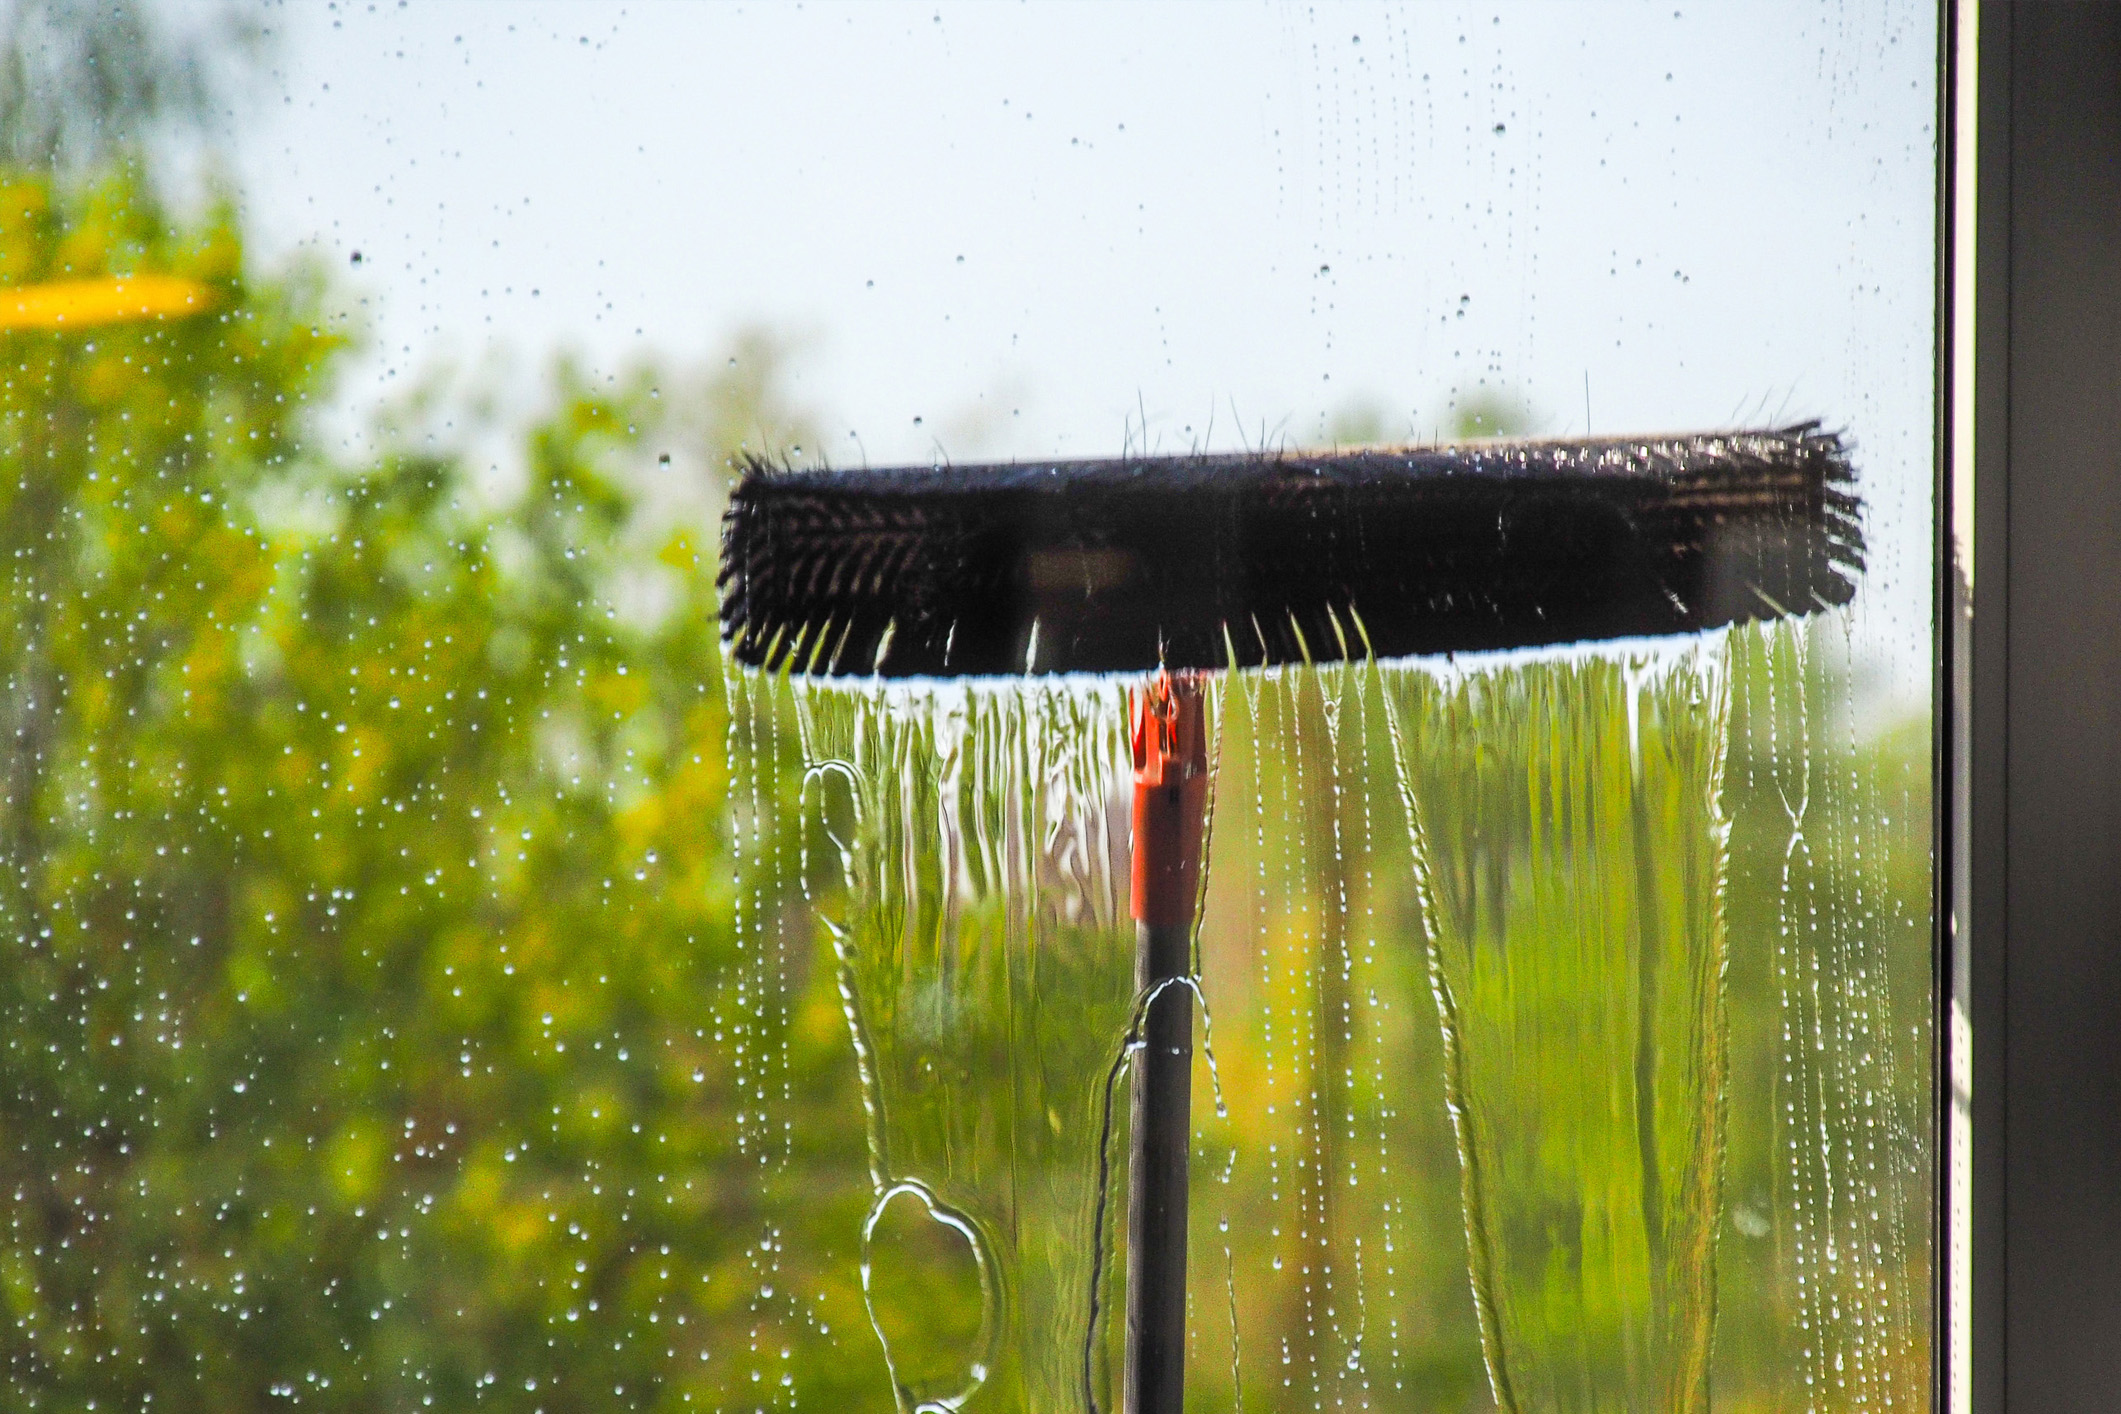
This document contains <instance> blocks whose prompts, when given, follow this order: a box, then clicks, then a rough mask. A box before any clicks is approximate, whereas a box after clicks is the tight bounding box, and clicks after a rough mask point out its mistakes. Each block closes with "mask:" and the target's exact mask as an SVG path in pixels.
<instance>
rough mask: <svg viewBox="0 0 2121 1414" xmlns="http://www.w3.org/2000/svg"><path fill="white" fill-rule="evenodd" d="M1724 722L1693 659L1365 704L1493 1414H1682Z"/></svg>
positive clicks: (1705, 665) (1688, 1377)
mask: <svg viewBox="0 0 2121 1414" xmlns="http://www.w3.org/2000/svg"><path fill="white" fill-rule="evenodd" d="M1727 702H1728V695H1727V691H1726V677H1725V674H1724V672H1723V671H1722V654H1721V648H1720V644H1713V643H1712V644H1710V645H1706V646H1694V645H1689V646H1686V647H1684V648H1682V649H1678V650H1671V649H1666V650H1664V651H1662V652H1659V653H1656V654H1651V653H1649V652H1644V653H1642V654H1640V655H1634V654H1631V655H1628V656H1624V657H1623V656H1618V655H1615V656H1594V657H1583V658H1579V659H1575V660H1570V659H1566V658H1563V659H1558V660H1552V661H1544V662H1533V663H1527V664H1524V665H1522V666H1517V667H1512V668H1507V669H1503V670H1493V669H1490V670H1474V671H1468V672H1447V673H1443V674H1429V673H1422V672H1418V671H1417V672H1408V673H1401V674H1395V675H1393V676H1392V677H1390V678H1389V679H1388V681H1387V690H1386V703H1387V707H1388V714H1389V719H1390V721H1391V723H1392V728H1393V742H1394V751H1395V755H1396V757H1397V763H1398V767H1399V780H1400V786H1401V793H1402V801H1403V804H1404V806H1405V809H1406V812H1407V820H1408V830H1409V833H1410V835H1411V836H1412V838H1413V841H1414V862H1415V883H1416V889H1417V892H1418V894H1419V896H1420V899H1421V906H1422V916H1423V918H1424V921H1425V931H1426V934H1427V951H1428V959H1429V976H1430V984H1431V987H1432V989H1433V991H1434V994H1435V1002H1436V1008H1437V1013H1438V1016H1439V1018H1440V1020H1441V1022H1442V1026H1443V1033H1444V1076H1445V1085H1444V1089H1445V1096H1446V1103H1447V1105H1448V1108H1449V1111H1450V1115H1451V1121H1452V1125H1453V1129H1454V1131H1455V1133H1456V1136H1457V1142H1458V1149H1459V1158H1460V1168H1461V1184H1462V1190H1463V1208H1464V1215H1465V1232H1466V1244H1467V1252H1468V1262H1469V1267H1470V1273H1471V1277H1472V1287H1473V1297H1474V1304H1475V1308H1476V1312H1477V1314H1478V1317H1479V1322H1480V1334H1481V1344H1482V1350H1483V1355H1484V1357H1485V1361H1486V1364H1487V1369H1488V1378H1489V1384H1490V1389H1491V1391H1492V1393H1493V1396H1494V1399H1495V1402H1496V1404H1497V1406H1498V1407H1499V1408H1501V1409H1502V1410H1504V1411H1508V1414H1516V1412H1517V1411H1519V1410H1548V1409H1553V1410H1583V1411H1603V1410H1613V1411H1621V1410H1630V1409H1645V1408H1656V1409H1661V1410H1670V1411H1675V1412H1677V1411H1704V1410H1706V1409H1707V1407H1708V1385H1709V1360H1710V1353H1711V1335H1712V1332H1713V1329H1714V1324H1715V1316H1716V1268H1715V1230H1716V1224H1717V1220H1718V1218H1719V1215H1720V1211H1721V1206H1720V1204H1721V1183H1722V1174H1723V1134H1724V1111H1725V1097H1726V1092H1727V1085H1726V1076H1727V1073H1728V1037H1727V1023H1726V1016H1725V974H1726V965H1727V952H1726V934H1725V929H1724V917H1723V894H1724V849H1725V844H1726V840H1727V836H1728V822H1727V820H1726V818H1725V816H1724V813H1723V810H1722V803H1721V794H1722V767H1723V755H1724V744H1725V738H1726V731H1725V727H1726V720H1727Z"/></svg>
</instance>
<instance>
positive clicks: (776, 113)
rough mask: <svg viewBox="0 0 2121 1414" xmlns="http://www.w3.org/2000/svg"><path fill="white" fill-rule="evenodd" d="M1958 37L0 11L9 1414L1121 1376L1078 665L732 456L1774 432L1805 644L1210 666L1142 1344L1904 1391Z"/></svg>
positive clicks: (1007, 17) (1789, 637)
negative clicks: (933, 608) (860, 559)
mask: <svg viewBox="0 0 2121 1414" xmlns="http://www.w3.org/2000/svg"><path fill="white" fill-rule="evenodd" d="M1935 23H1936V17H1935V14H1934V13H1933V11H1932V10H1930V9H1928V8H1924V7H1922V6H1917V5H1902V4H1885V5H1878V6H1865V7H1857V8H1855V9H1849V8H1845V7H1829V6H1816V7H1799V8H1794V9H1793V8H1788V7H1780V6H1777V7H1757V8H1753V7H1735V6H1734V7H1718V8H1716V9H1713V10H1709V9H1703V10H1700V11H1698V12H1697V11H1696V10H1695V9H1693V8H1691V7H1686V6H1681V7H1678V8H1677V9H1676V10H1675V9H1673V8H1670V7H1666V8H1648V9H1645V8H1639V7H1619V6H1579V7H1569V8H1565V9H1562V8H1553V7H1544V6H1491V7H1482V8H1465V7H1455V8H1454V7H1446V6H1433V7H1421V8H1396V7H1395V8H1371V7H1349V8H1334V7H1320V8H1290V7H1264V8H1258V9H1251V10H1244V11H1228V12H1220V13H1219V14H1218V15H1217V16H1216V17H1215V19H1214V20H1213V22H1210V20H1209V19H1208V18H1207V17H1206V16H1205V15H1204V14H1203V13H1202V12H1200V11H1198V10H1195V9H1192V8H1189V7H1174V8H1155V7H1149V8H1144V9H1137V10H1129V11H1126V12H1117V11H1099V10H1079V9H1068V8H1056V7H1025V8H1011V9H1008V10H998V9H997V10H989V9H985V8H969V7H968V8H959V7H942V8H937V7H934V6H924V7H912V8H901V7H873V8H870V7H865V8H852V7H849V8H831V7H826V8H823V9H804V10H793V9H790V10H770V11H762V12H757V13H753V12H750V11H737V10H712V9H707V8H705V7H701V8H697V9H694V8H680V7H671V8H651V9H641V8H640V7H627V8H619V7H615V6H614V7H599V6H539V5H521V6H510V7H506V8H503V7H484V6H470V5H422V4H411V5H388V4H381V3H378V4H375V5H368V4H365V3H360V4H340V5H336V6H330V5H327V6H324V7H320V8H307V9H299V10H295V11H292V12H282V11H279V10H258V11H253V10H251V9H249V8H245V7H230V8H228V9H226V10H219V9H210V8H209V9H194V8H189V7H175V6H171V7H162V6H157V5H133V4H127V3H120V4H117V5H115V6H113V5H111V4H102V5H96V6H90V5H86V4H80V3H70V0H69V2H66V3H62V0H50V2H49V3H46V4H42V5H23V6H19V7H17V8H16V9H14V10H11V11H9V12H8V19H7V21H6V25H5V26H4V27H0V45H5V46H7V47H8V55H9V56H10V58H11V59H12V60H14V61H15V63H14V66H13V67H5V66H0V154H4V156H5V161H6V166H5V169H4V171H0V369H4V377H0V385H4V386H0V429H4V431H5V434H6V435H5V436H4V437H0V459H4V463H5V464H4V466H0V503H4V511H0V544H4V548H5V552H6V568H5V571H4V574H0V592H4V593H5V595H6V600H7V607H6V613H7V625H8V632H7V634H6V635H5V638H4V640H0V653H4V656H5V663H4V668H0V679H4V683H5V691H4V692H0V857H4V863H5V868H4V869H0V946H4V947H6V948H7V949H8V950H9V956H8V960H7V964H6V966H5V967H4V968H0V1016H4V1019H5V1033H6V1034H5V1038H4V1041H0V1065H4V1066H5V1067H6V1083H5V1085H4V1086H0V1164H4V1165H5V1172H4V1174H0V1206H4V1208H5V1213H6V1225H5V1228H4V1230H0V1302H4V1303H5V1315H6V1319H5V1320H4V1321H0V1348H4V1350H5V1364H4V1376H0V1378H4V1381H5V1387H6V1397H5V1400H4V1402H5V1403H6V1404H8V1405H9V1406H10V1407H19V1408H24V1409H46V1408H52V1409H56V1408H67V1409H75V1408H87V1407H91V1406H93V1407H95V1408H97V1409H113V1408H115V1409H126V1410H135V1411H145V1410H191V1409H197V1410H206V1409H215V1410H219V1409H227V1408H255V1409H267V1408H280V1407H297V1406H299V1407H308V1408H321V1409H342V1408H343V1409H356V1408H358V1409H406V1410H413V1409H426V1408H436V1409H476V1408H493V1409H521V1410H524V1411H535V1410H543V1411H551V1414H559V1411H562V1410H586V1409H656V1410H686V1409H701V1410H708V1409H728V1410H736V1409H767V1408H776V1409H793V1408H801V1407H808V1408H822V1409H835V1410H837V1409H875V1410H892V1409H894V1408H897V1409H904V1410H910V1409H913V1408H915V1407H916V1406H920V1405H924V1404H925V1405H930V1406H937V1407H946V1408H950V1407H962V1408H964V1409H966V1410H968V1411H972V1412H973V1414H978V1411H981V1410H990V1409H991V1410H997V1411H999V1410H1006V1409H1035V1410H1041V1411H1043V1410H1063V1409H1080V1408H1085V1407H1087V1406H1089V1405H1092V1404H1095V1405H1096V1407H1098V1408H1101V1409H1110V1408H1114V1407H1116V1383H1117V1375H1118V1372H1119V1369H1120V1364H1121V1348H1120V1341H1121V1333H1120V1331H1119V1329H1118V1326H1119V1321H1118V1318H1117V1317H1116V1316H1115V1314H1114V1313H1115V1312H1118V1311H1120V1310H1121V1309H1123V1307H1122V1298H1123V1295H1124V1262H1123V1261H1122V1260H1120V1259H1121V1256H1122V1254H1123V1249H1124V1243H1125V1230H1124V1229H1125V1221H1124V1208H1125V1203H1124V1192H1125V1186H1124V1185H1125V1178H1126V1175H1125V1171H1124V1170H1125V1161H1126V1154H1125V1149H1126V1145H1125V1142H1124V1135H1125V1127H1126V1118H1127V1117H1126V1113H1125V1111H1126V1096H1127V1087H1126V1085H1125V1083H1124V1069H1123V1067H1124V1065H1125V1064H1126V1059H1127V1058H1126V1056H1125V1054H1124V1037H1125V1032H1126V1030H1127V1025H1128V1020H1129V1017H1130V1014H1131V1012H1132V1009H1133V1004H1134V1001H1135V998H1134V997H1133V996H1132V967H1133V956H1132V954H1133V946H1134V944H1133V937H1132V924H1131V920H1129V918H1128V917H1127V909H1126V898H1125V894H1126V883H1125V879H1126V866H1127V859H1128V840H1127V820H1128V816H1127V806H1128V798H1129V792H1130V783H1129V767H1128V761H1127V743H1126V740H1125V719H1124V708H1123V699H1122V692H1123V689H1124V688H1125V686H1126V685H1127V684H1126V682H1125V681H1124V680H1121V679H1112V678H1106V679H1095V680H1088V679H1072V678H1071V679H1066V680H1059V679H1039V680H1035V681H1021V680H1019V681H1000V682H992V681H990V682H985V683H982V684H980V685H978V686H966V685H964V684H943V683H913V684H900V685H892V686H885V685H880V684H875V683H868V682H865V681H859V680H857V681H855V682H852V683H845V682H842V683H816V682H802V681H791V680H787V679H785V678H783V677H781V676H778V675H773V674H760V673H757V672H753V671H750V670H741V669H738V668H736V667H734V666H733V665H732V664H730V663H729V662H727V661H726V660H725V656H724V654H723V652H722V650H721V648H720V646H719V645H718V643H717V637H716V626H715V614H716V609H717V603H718V600H717V591H716V587H715V577H716V570H717V566H716V555H715V546H716V543H717V534H718V527H717V520H718V516H719V514H720V510H721V507H722V504H723V501H724V498H725V496H726V493H727V486H728V478H729V475H730V468H731V466H732V458H735V457H737V456H739V455H742V454H747V453H750V454H758V455H761V456H766V457H770V458H774V459H777V460H779V461H782V462H785V463H786V464H789V465H799V466H815V465H820V464H829V465H835V466H861V465H877V466H881V465H889V464H893V463H901V462H911V463H917V464H922V465H934V464H939V463H948V462H951V461H957V462H964V461H969V460H973V459H983V460H1006V459H1010V458H1021V459H1032V458H1043V457H1061V456H1079V457H1092V456H1108V455H1113V454H1117V453H1120V452H1123V451H1130V450H1131V451H1137V452H1138V451H1143V450H1149V451H1156V452H1178V451H1187V450H1193V449H1202V450H1212V451H1218V452H1239V453H1242V452H1247V451H1257V450H1260V449H1263V448H1264V449H1271V448H1277V447H1308V448H1328V447H1334V446H1353V445H1358V444H1360V445H1368V444H1403V443H1408V442H1424V443H1425V442H1431V441H1449V440H1451V439H1456V438H1465V437H1474V436H1484V435H1491V434H1503V435H1542V436H1556V437H1563V436H1581V435H1584V434H1586V433H1594V434H1608V433H1620V432H1644V433H1649V432H1658V431H1667V430H1681V429H1697V428H1716V427H1730V426H1739V425H1746V426H1768V425H1787V424H1791V423H1795V422H1799V421H1803V420H1805V419H1810V418H1820V419H1823V420H1824V421H1825V422H1826V424H1827V425H1828V426H1829V427H1831V428H1835V429H1839V430H1842V431H1843V432H1844V433H1845V434H1846V435H1847V436H1848V437H1849V439H1850V440H1851V442H1852V444H1853V446H1854V449H1855V451H1854V458H1855V465H1856V470H1857V483H1856V489H1857V491H1858V492H1859V494H1860V495H1861V496H1862V497H1863V500H1864V504H1865V508H1866V509H1865V521H1864V534H1865V537H1866V540H1867V542H1868V546H1869V551H1868V557H1869V567H1868V569H1867V571H1866V572H1865V574H1864V577H1863V578H1862V580H1861V583H1860V585H1859V588H1858V592H1857V595H1856V598H1855V601H1854V603H1853V604H1851V605H1849V606H1848V607H1846V608H1842V609H1836V610H1833V611H1831V612H1821V613H1815V614H1812V615H1810V616H1808V617H1802V618H1786V619H1782V620H1780V621H1778V622H1776V623H1773V624H1769V625H1761V626H1748V627H1741V628H1736V629H1731V630H1727V631H1717V632H1713V633H1710V634H1706V635H1702V636H1699V637H1691V638H1686V639H1681V640H1669V641H1660V642H1657V643H1648V642H1640V641H1637V642H1630V643H1625V644H1618V645H1609V646H1608V647H1606V648H1604V649H1599V650H1595V651H1594V650H1588V649H1585V650H1562V651H1552V652H1543V653H1534V654H1516V655H1506V656H1483V655H1460V656H1459V657H1457V658H1456V659H1454V660H1446V659H1430V660H1421V661H1417V662H1397V663H1393V662H1386V663H1373V662H1369V661H1367V660H1358V661H1355V662H1352V663H1348V664H1334V665H1321V666H1318V667H1315V668H1312V667H1300V666H1290V667H1283V668H1279V669H1271V670H1256V669H1255V670H1246V671H1244V672H1241V673H1233V674H1223V675H1219V676H1218V677H1217V678H1216V680H1215V681H1214V683H1213V684H1212V686H1211V689H1210V693H1211V700H1210V710H1211V715H1212V719H1213V722H1214V724H1215V742H1216V746H1215V757H1214V760H1215V774H1216V781H1217V784H1216V791H1215V797H1214V799H1215V805H1214V812H1215V813H1214V820H1213V832H1212V839H1211V842H1210V849H1209V860H1208V863H1209V873H1208V882H1207V892H1206V900H1205V904H1204V906H1203V911H1202V921H1201V927H1200V931H1199V941H1198V959H1199V973H1200V975H1199V978H1198V983H1199V996H1200V1001H1201V1003H1202V1004H1203V1005H1202V1007H1201V1008H1200V1010H1201V1011H1202V1013H1203V1022H1204V1028H1203V1030H1202V1032H1201V1033H1200V1035H1199V1037H1198V1048H1197V1057H1198V1059H1197V1064H1196V1070H1195V1094H1194V1101H1193V1116H1194V1134H1193V1142H1192V1155H1193V1157H1192V1186H1193V1209H1192V1219H1191V1221H1192V1234H1191V1242H1190V1247H1189V1251H1190V1301H1189V1306H1188V1313H1187V1322H1188V1325H1187V1330H1188V1372H1187V1373H1188V1385H1189V1391H1190V1399H1191V1400H1192V1402H1193V1405H1194V1407H1198V1408H1204V1409H1205V1408H1216V1409H1222V1408H1233V1407H1234V1408H1243V1409H1250V1410H1267V1409H1297V1408H1328V1407H1330V1408H1336V1409H1340V1408H1345V1409H1362V1408H1375V1409H1380V1410H1383V1409H1468V1410H1476V1409H1484V1408H1489V1407H1493V1406H1497V1405H1499V1406H1500V1407H1502V1408H1505V1409H1512V1410H1517V1409H1522V1410H1607V1409H1631V1408H1641V1407H1658V1408H1674V1409H1679V1408H1686V1409H1704V1408H1715V1409H1720V1410H1734V1411H1735V1410H1753V1409H1763V1410H1764V1409H1770V1408H1772V1409H1816V1410H1859V1409H1880V1410H1882V1409H1923V1408H1927V1407H1929V1392H1928V1390H1927V1388H1926V1384H1925V1380H1926V1372H1927V1369H1928V1358H1929V1357H1928V1345H1929V1341H1930V1331H1929V1329H1928V1310H1929V1308H1928V1304H1927V1293H1928V1290H1929V1282H1930V1263H1931V1254H1930V1251H1929V1233H1930V1230H1931V1225H1930V1213H1929V1210H1928V1202H1929V1199H1928V1194H1929V1174H1930V1169H1931V1165H1932V1163H1933V1162H1934V1158H1935V1156H1934V1154H1933V1153H1932V1151H1931V1141H1930V1135H1931V1132H1932V1128H1931V1116H1930V1113H1929V1109H1928V1096H1929V1094H1930V1072H1929V1066H1930V1055H1931V1045H1932V1038H1931V1035H1930V1030H1929V1016H1930V1005H1931V991H1930V988H1931V976H1930V971H1929V968H1930V963H1929V937H1930V934H1929V924H1930V920H1929V899H1930V881H1931V872H1930V871H1931V867H1932V862H1931V859H1930V855H1929V845H1928V840H1929V808H1930V806H1929V799H1930V797H1929V791H1930V779H1929V762H1930V751H1929V706H1930V704H1929V692H1930V682H1931V678H1930V668H1929V655H1930V652H1931V638H1930V618H1929V615H1930V606H1929V589H1928V586H1929V584H1930V573H1931V568H1932V565H1933V558H1932V556H1933V546H1932V544H1931V541H1930V527H1931V519H1930V467H1931V464H1932V446H1931V436H1932V420H1931V401H1930V399H1931V387H1930V379H1931V368H1932V359H1931V347H1932V342H1933V340H1932V333H1933V330H1932V318H1933V309H1934V303H1933V283H1932V280H1933V270H1932V266H1931V260H1932V232H1933V229H1934V227H1933V224H1932V223H1933V221H1934V211H1933V209H1932V201H1933V191H1934V185H1933V177H1934V143H1935V134H1934V132H1933V130H1932V118H1933V113H1934V107H1935V103H1934V100H1935V90H1934V84H1935V76H1934V72H1933V64H1934V55H1935V44H1934V38H1935V35H1934V26H1935ZM109 75H117V76H118V77H116V78H112V79H109V80H108V81H105V79H104V78H103V77H99V76H109ZM1800 607H1801V606H1800ZM1211 1016H1212V1029H1210V1028H1209V1027H1208V1026H1207V1025H1206V1018H1207V1017H1211ZM1211 1056H1212V1061H1213V1068H1212V1070H1211V1068H1210V1065H1209V1060H1210V1058H1211ZM1115 1066H1119V1067H1121V1069H1115ZM1114 1195H1119V1196H1118V1197H1117V1198H1115V1196H1114ZM1101 1200H1102V1201H1101Z"/></svg>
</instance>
